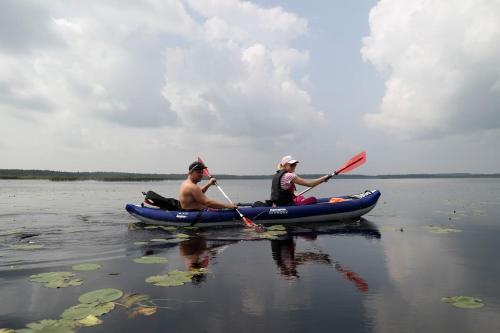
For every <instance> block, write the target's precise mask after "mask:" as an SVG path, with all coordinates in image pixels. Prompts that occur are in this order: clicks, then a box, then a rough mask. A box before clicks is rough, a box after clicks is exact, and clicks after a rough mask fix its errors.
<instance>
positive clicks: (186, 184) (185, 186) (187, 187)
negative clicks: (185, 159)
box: [180, 180, 200, 191]
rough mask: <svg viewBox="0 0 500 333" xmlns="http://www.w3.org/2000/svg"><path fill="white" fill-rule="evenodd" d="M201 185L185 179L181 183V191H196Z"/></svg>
mask: <svg viewBox="0 0 500 333" xmlns="http://www.w3.org/2000/svg"><path fill="white" fill-rule="evenodd" d="M199 188H200V187H199V186H198V185H196V184H193V183H192V182H190V181H189V180H185V181H183V182H182V184H181V187H180V189H181V191H193V190H194V191H196V189H199Z"/></svg>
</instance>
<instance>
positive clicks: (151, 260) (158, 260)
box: [134, 256, 168, 264]
mask: <svg viewBox="0 0 500 333" xmlns="http://www.w3.org/2000/svg"><path fill="white" fill-rule="evenodd" d="M167 261H168V260H167V258H164V257H155V256H146V257H141V258H135V259H134V262H136V263H138V264H165V263H166V262H167Z"/></svg>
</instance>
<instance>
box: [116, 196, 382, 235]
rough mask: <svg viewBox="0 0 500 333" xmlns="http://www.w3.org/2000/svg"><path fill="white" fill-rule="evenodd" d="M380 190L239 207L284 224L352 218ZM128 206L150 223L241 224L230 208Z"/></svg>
mask: <svg viewBox="0 0 500 333" xmlns="http://www.w3.org/2000/svg"><path fill="white" fill-rule="evenodd" d="M379 197H380V191H378V190H372V191H365V192H364V193H360V194H354V195H347V196H341V197H335V198H322V199H318V202H317V203H316V204H313V205H305V206H280V207H249V206H247V207H245V206H242V207H240V211H241V212H242V213H243V215H245V216H246V217H248V218H250V219H252V220H253V221H254V222H255V223H259V224H285V223H304V222H329V221H338V220H353V219H357V218H359V217H361V216H362V215H364V214H366V213H368V212H369V211H370V210H372V209H373V208H374V207H375V205H376V204H377V200H378V198H379ZM125 209H126V210H127V211H128V212H129V213H130V214H131V215H132V216H134V217H135V218H137V219H139V220H140V221H142V222H144V223H147V224H155V225H166V226H167V225H170V226H179V227H186V226H193V227H216V226H236V225H241V223H242V222H241V218H240V217H239V215H238V213H237V212H236V211H234V210H230V209H216V210H211V209H208V210H203V211H182V210H163V209H160V208H150V207H145V206H144V205H134V204H127V206H126V207H125Z"/></svg>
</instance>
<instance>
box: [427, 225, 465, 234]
mask: <svg viewBox="0 0 500 333" xmlns="http://www.w3.org/2000/svg"><path fill="white" fill-rule="evenodd" d="M426 228H427V230H429V231H430V232H432V233H435V234H449V233H452V232H461V231H462V230H458V229H453V228H446V227H437V226H433V225H429V226H426Z"/></svg>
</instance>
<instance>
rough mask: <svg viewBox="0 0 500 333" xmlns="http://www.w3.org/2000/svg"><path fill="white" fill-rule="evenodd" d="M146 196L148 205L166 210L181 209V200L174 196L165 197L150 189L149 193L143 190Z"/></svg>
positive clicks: (145, 200) (145, 199)
mask: <svg viewBox="0 0 500 333" xmlns="http://www.w3.org/2000/svg"><path fill="white" fill-rule="evenodd" d="M142 194H144V195H145V196H146V197H145V198H144V202H145V203H147V204H148V205H151V206H155V207H158V208H161V209H165V210H180V209H181V205H180V203H179V200H177V199H174V198H165V197H162V196H161V195H159V194H158V193H156V192H153V191H148V192H147V193H144V192H142Z"/></svg>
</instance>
